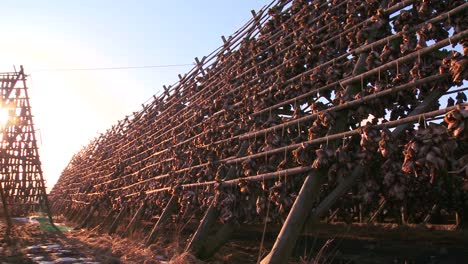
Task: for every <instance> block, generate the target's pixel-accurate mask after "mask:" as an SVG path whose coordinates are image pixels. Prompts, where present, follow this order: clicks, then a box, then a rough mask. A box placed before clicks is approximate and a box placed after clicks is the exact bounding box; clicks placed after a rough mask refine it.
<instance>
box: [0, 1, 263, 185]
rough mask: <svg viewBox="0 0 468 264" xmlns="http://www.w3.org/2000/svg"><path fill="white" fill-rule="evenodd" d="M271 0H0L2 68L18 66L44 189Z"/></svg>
mask: <svg viewBox="0 0 468 264" xmlns="http://www.w3.org/2000/svg"><path fill="white" fill-rule="evenodd" d="M268 3H269V1H248V0H236V1H234V0H230V1H219V0H218V1H214V0H210V1H108V0H105V1H104V0H102V1H100V0H96V1H91V0H84V1H76V0H75V1H2V3H1V4H0V8H1V10H2V15H1V16H0V25H1V28H2V36H3V37H2V41H1V43H0V71H2V72H6V71H12V70H13V65H16V66H17V67H18V66H19V65H21V64H22V65H24V68H25V71H26V73H28V74H30V75H31V76H30V78H29V80H28V84H29V88H30V96H31V104H32V107H33V110H32V111H33V115H34V116H35V117H34V118H35V126H36V129H38V130H39V131H38V136H39V137H38V138H40V141H41V142H39V146H40V153H41V159H42V163H43V170H44V176H45V178H46V180H47V185H48V187H52V186H53V184H54V183H55V182H56V180H57V179H58V177H59V176H60V173H61V171H62V170H63V169H64V168H65V166H66V165H67V163H68V162H69V160H70V158H71V157H72V155H73V154H74V153H75V152H77V151H78V150H79V149H80V148H81V147H82V146H84V145H86V144H87V143H88V142H89V140H91V139H92V138H94V137H95V136H97V135H98V133H99V132H104V131H105V130H106V129H107V128H109V127H110V126H111V125H113V124H115V123H116V122H117V121H118V120H119V119H122V118H123V117H124V116H125V115H126V114H131V113H132V112H133V111H137V110H139V109H140V108H141V104H142V103H143V102H145V101H147V100H148V99H150V98H151V97H152V95H153V94H157V93H159V91H160V89H161V88H162V85H164V84H166V85H168V84H173V83H174V82H176V81H177V80H178V77H177V75H178V74H179V73H180V74H183V73H185V72H187V71H189V70H190V69H191V66H182V67H174V68H152V69H131V70H100V71H51V70H50V69H76V68H97V67H98V68H99V67H125V66H146V65H168V64H171V65H172V64H190V63H193V62H194V58H195V57H199V58H201V57H203V56H204V55H207V54H209V53H210V52H211V51H213V50H214V49H216V48H217V47H219V46H220V45H221V44H222V41H221V38H220V37H221V35H225V36H229V35H230V34H232V33H234V32H235V31H236V30H237V29H238V28H240V27H241V26H242V25H244V23H245V22H247V21H248V20H249V19H250V18H251V16H252V15H251V13H250V10H252V9H254V10H259V9H260V8H261V7H263V6H264V5H266V4H268Z"/></svg>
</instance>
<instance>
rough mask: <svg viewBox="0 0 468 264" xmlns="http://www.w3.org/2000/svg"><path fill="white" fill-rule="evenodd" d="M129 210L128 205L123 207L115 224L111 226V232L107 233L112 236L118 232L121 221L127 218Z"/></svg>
mask: <svg viewBox="0 0 468 264" xmlns="http://www.w3.org/2000/svg"><path fill="white" fill-rule="evenodd" d="M127 209H128V207H127V205H124V207H122V209H121V210H120V212H119V214H118V215H117V217H116V218H115V220H114V222H113V223H112V225H111V226H110V228H109V231H108V232H107V233H108V234H109V235H112V234H113V233H115V231H116V230H117V227H118V226H119V224H120V221H122V219H123V217H124V216H125V213H126V212H127Z"/></svg>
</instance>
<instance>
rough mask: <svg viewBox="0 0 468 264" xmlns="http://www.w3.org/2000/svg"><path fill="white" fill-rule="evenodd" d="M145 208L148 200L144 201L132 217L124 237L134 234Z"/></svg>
mask: <svg viewBox="0 0 468 264" xmlns="http://www.w3.org/2000/svg"><path fill="white" fill-rule="evenodd" d="M145 209H146V202H143V204H142V205H141V206H140V208H138V210H137V212H136V213H135V215H134V216H133V217H132V220H131V221H130V223H128V225H127V228H125V232H124V233H123V235H122V236H123V237H126V236H130V235H132V233H133V231H134V230H135V228H136V227H137V225H138V222H139V221H140V219H141V216H142V215H143V212H144V211H145Z"/></svg>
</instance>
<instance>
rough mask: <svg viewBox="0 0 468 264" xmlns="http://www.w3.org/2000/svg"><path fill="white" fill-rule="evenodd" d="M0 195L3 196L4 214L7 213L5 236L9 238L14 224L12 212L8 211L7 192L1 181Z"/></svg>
mask: <svg viewBox="0 0 468 264" xmlns="http://www.w3.org/2000/svg"><path fill="white" fill-rule="evenodd" d="M0 197H1V198H2V205H3V214H4V215H5V220H6V223H7V226H6V229H5V237H6V238H8V237H9V236H10V232H11V227H12V226H13V225H12V223H11V218H10V214H9V213H8V204H7V201H6V196H5V192H4V191H3V185H2V184H1V183H0Z"/></svg>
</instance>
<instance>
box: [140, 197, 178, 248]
mask: <svg viewBox="0 0 468 264" xmlns="http://www.w3.org/2000/svg"><path fill="white" fill-rule="evenodd" d="M177 199H178V196H177V195H175V194H174V195H172V197H171V199H170V200H169V201H168V202H167V205H166V208H164V210H163V212H162V213H161V216H159V219H158V221H157V222H156V224H155V225H154V227H153V229H152V230H151V232H150V234H149V235H148V238H147V239H146V242H145V245H146V246H149V245H151V244H152V243H153V242H154V240H155V239H156V234H157V232H158V231H159V230H160V229H161V227H162V226H163V225H164V223H165V222H166V221H167V219H169V217H170V216H171V214H172V213H173V212H174V211H175V209H176V208H177Z"/></svg>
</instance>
